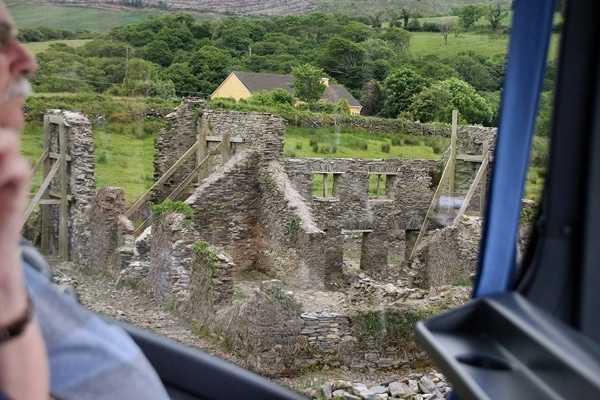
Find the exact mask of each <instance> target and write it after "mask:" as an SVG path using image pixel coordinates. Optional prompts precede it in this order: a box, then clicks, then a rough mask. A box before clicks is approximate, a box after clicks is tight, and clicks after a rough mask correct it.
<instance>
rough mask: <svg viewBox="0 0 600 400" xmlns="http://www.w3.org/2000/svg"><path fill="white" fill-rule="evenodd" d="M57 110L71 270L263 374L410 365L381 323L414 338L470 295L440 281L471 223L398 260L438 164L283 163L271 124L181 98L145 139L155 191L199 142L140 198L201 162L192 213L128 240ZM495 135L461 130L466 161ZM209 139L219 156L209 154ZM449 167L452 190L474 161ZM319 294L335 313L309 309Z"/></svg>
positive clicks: (456, 268) (423, 209)
mask: <svg viewBox="0 0 600 400" xmlns="http://www.w3.org/2000/svg"><path fill="white" fill-rule="evenodd" d="M52 112H54V113H56V112H58V111H52ZM63 114H64V116H65V118H66V120H67V122H68V129H67V131H68V133H67V137H68V140H69V149H70V151H71V152H72V153H71V154H72V156H71V158H72V160H76V159H80V160H85V165H80V164H81V163H80V162H75V163H73V162H72V163H71V170H70V174H71V176H72V177H74V179H73V180H72V181H71V184H70V186H69V193H70V194H71V196H72V201H71V203H70V211H71V212H70V219H69V221H70V222H69V226H70V227H71V228H72V229H71V230H70V234H69V244H70V250H71V252H70V256H71V259H72V261H73V262H75V263H77V264H80V265H84V266H87V267H90V268H94V269H102V270H107V271H109V272H110V273H113V274H115V275H118V276H119V277H120V278H119V279H136V280H141V281H143V282H144V285H145V287H146V288H147V290H148V291H149V292H151V293H153V295H155V296H156V297H159V298H162V299H164V301H165V302H168V303H171V304H173V305H175V306H176V307H177V308H179V309H180V310H182V311H184V312H186V313H187V314H188V316H189V318H190V320H192V321H194V323H195V324H196V325H198V326H199V327H206V328H208V329H209V330H211V331H213V332H216V333H218V334H219V335H220V336H221V337H222V338H224V340H227V342H228V343H229V345H230V346H232V348H233V349H235V350H236V351H238V352H240V353H241V354H246V355H247V358H248V362H249V365H250V367H251V368H252V369H254V370H256V371H257V372H259V373H261V374H264V375H282V374H293V373H295V372H297V371H298V369H299V368H302V367H307V366H312V365H331V366H340V365H346V366H349V367H351V368H395V367H399V366H402V365H405V364H413V363H415V362H418V360H419V359H422V358H423V354H422V352H421V351H420V350H419V349H418V348H417V347H416V345H415V344H414V343H413V342H412V340H405V339H406V336H409V337H412V336H411V335H412V331H411V330H410V329H409V330H408V331H406V329H405V328H402V329H404V331H403V330H402V329H400V328H398V329H392V327H391V326H387V328H386V329H384V328H385V327H386V325H385V324H386V322H385V321H386V320H387V321H390V322H391V321H395V323H397V324H398V326H400V327H403V324H406V325H410V327H412V326H413V325H414V322H415V321H416V320H417V319H420V318H423V317H425V316H427V315H429V314H431V313H432V312H434V311H439V310H440V309H443V308H447V307H449V306H452V305H454V304H460V303H462V302H464V301H466V299H467V298H468V296H469V288H468V287H462V288H451V287H450V286H448V285H451V284H453V283H455V282H456V281H457V280H459V279H463V278H465V277H467V278H468V277H469V275H470V274H472V273H473V271H474V264H473V263H474V260H475V258H476V248H477V242H478V239H479V236H478V235H479V233H480V222H479V220H478V219H477V218H475V217H465V218H464V219H461V222H460V223H459V224H458V225H455V226H451V227H448V228H443V229H440V230H438V231H434V232H433V233H432V234H431V235H429V236H426V237H425V239H424V240H423V241H422V242H421V243H420V244H419V248H418V249H417V256H416V258H415V260H413V261H412V263H411V262H409V261H408V260H407V257H408V255H409V254H410V251H411V250H412V246H413V244H414V243H413V242H414V237H415V236H416V233H418V231H419V229H420V227H421V224H422V223H423V220H424V218H425V215H426V214H427V210H428V208H429V205H430V202H431V199H432V196H433V192H434V190H435V188H436V185H437V182H436V181H435V179H436V176H439V174H440V161H431V160H408V159H388V160H360V159H320V158H285V157H284V155H283V154H284V153H283V144H284V142H283V135H284V130H285V121H284V120H283V119H282V118H279V117H276V116H273V115H270V114H261V113H241V112H230V111H216V110H210V109H209V108H208V107H207V106H206V104H205V103H204V102H203V101H202V100H199V99H193V98H191V99H185V100H184V101H183V102H182V103H181V105H180V106H179V107H177V108H176V109H175V110H174V111H173V112H172V113H171V114H169V115H168V116H167V117H166V118H167V121H168V126H167V128H166V129H163V130H162V131H161V132H160V133H159V136H158V139H157V144H156V155H155V160H154V169H155V180H158V178H160V176H162V174H163V173H164V172H165V171H167V170H169V168H171V166H172V165H173V164H174V163H175V162H176V161H177V160H178V159H179V158H180V157H181V155H182V154H183V153H185V152H186V151H187V149H189V148H190V147H191V146H192V145H193V144H194V143H195V142H196V141H197V140H200V142H201V143H202V144H203V146H201V147H200V149H199V150H198V151H197V153H196V156H195V157H191V158H190V159H189V160H188V161H186V162H185V163H184V164H183V165H182V166H181V167H180V168H179V169H178V170H177V172H176V173H174V174H173V175H172V176H171V177H170V178H169V179H168V180H167V181H166V182H165V184H164V185H163V186H162V187H160V188H158V189H157V190H155V191H154V192H153V193H152V198H151V201H152V202H153V203H155V204H158V203H160V202H162V201H163V200H164V199H166V198H167V197H169V193H170V192H171V191H172V190H173V189H174V188H175V187H177V186H178V185H179V184H180V182H181V181H182V180H183V179H184V177H185V176H187V175H188V174H190V172H193V171H194V169H195V168H196V166H197V165H198V164H199V163H200V162H202V160H205V159H206V160H208V161H206V162H205V163H204V167H203V168H202V169H200V170H199V171H198V175H197V179H196V180H195V181H194V182H192V185H191V187H190V188H189V189H190V190H188V191H184V192H183V193H182V194H181V195H180V198H177V199H176V200H179V201H182V202H183V203H184V204H186V205H188V206H189V207H191V209H192V210H193V217H191V218H190V217H189V216H186V215H185V214H183V213H179V212H167V213H163V214H161V215H154V216H153V220H152V225H151V227H150V228H148V229H146V230H145V231H144V232H143V233H142V234H141V235H139V236H138V237H135V236H134V232H135V228H134V224H133V223H132V222H131V221H130V220H129V219H128V218H127V217H125V213H126V202H125V196H124V193H123V190H122V189H120V188H115V187H105V188H100V189H99V190H98V191H97V192H96V190H95V186H94V185H92V184H91V182H93V171H94V164H93V144H92V143H90V138H91V130H90V126H89V123H88V122H87V120H86V118H85V117H83V116H81V115H77V116H75V114H73V113H68V112H63ZM82 132H86V134H85V135H84V134H82ZM494 137H495V130H494V129H486V128H482V127H459V143H460V146H459V150H460V151H462V152H469V153H471V154H480V151H481V145H482V142H483V140H484V139H485V140H491V141H492V143H493V138H494ZM221 142H224V143H227V144H228V147H229V151H227V152H220V151H217V149H218V147H217V146H218V145H219V143H221ZM82 152H86V153H87V155H82V154H81V153H82ZM209 156H210V157H209ZM457 171H458V172H457V177H458V176H462V177H463V178H462V179H459V178H457V186H456V187H457V189H456V191H457V193H460V191H463V193H464V191H465V190H467V189H468V187H469V185H470V184H469V180H472V177H473V176H474V174H475V172H476V166H473V164H471V163H464V164H459V166H457ZM316 177H320V178H321V179H322V180H324V181H326V183H325V184H324V185H323V186H324V187H325V190H324V191H321V192H319V191H315V189H314V181H315V179H317V178H316ZM372 179H375V180H376V181H377V182H379V184H378V192H377V193H375V194H373V193H369V191H368V187H369V181H370V180H372ZM84 186H85V187H84ZM465 188H466V189H465ZM474 204H478V203H477V202H476V201H474ZM149 212H150V211H149V210H148V209H146V210H145V214H148V213H149ZM33 231H34V230H33V229H30V232H33ZM441 238H443V239H441ZM444 242H452V243H453V245H452V246H451V248H452V251H446V250H445V249H444V248H443V247H442V246H440V243H444ZM352 251H354V252H355V253H353V254H349V253H351V252H352ZM350 255H353V257H350ZM350 258H353V259H352V260H350ZM255 276H259V277H260V279H259V280H258V281H257V280H256V279H255V278H253V277H255ZM261 282H262V283H261ZM415 285H417V286H420V288H417V287H416V286H415ZM327 293H331V295H329V294H327ZM340 293H343V295H341V294H340ZM321 295H322V296H323V297H331V299H334V300H336V302H329V303H324V302H319V301H316V302H310V301H307V299H308V298H314V297H317V298H318V297H319V296H321ZM382 321H383V322H382ZM382 323H383V324H384V325H383V326H381V324H382ZM411 324H412V325H411ZM411 329H412V328H411Z"/></svg>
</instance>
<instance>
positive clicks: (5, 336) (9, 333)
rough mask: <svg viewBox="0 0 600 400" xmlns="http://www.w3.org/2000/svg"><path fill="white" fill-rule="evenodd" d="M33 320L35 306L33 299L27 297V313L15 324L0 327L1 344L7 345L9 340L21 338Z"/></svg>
mask: <svg viewBox="0 0 600 400" xmlns="http://www.w3.org/2000/svg"><path fill="white" fill-rule="evenodd" d="M32 318H33V304H32V303H31V298H30V297H29V296H27V308H26V309H25V313H24V314H23V315H21V316H20V317H19V319H17V320H16V321H14V322H11V323H10V324H8V326H0V344H2V343H6V342H8V341H9V340H11V339H13V338H16V337H17V336H19V335H20V334H21V333H23V331H24V330H25V328H26V327H27V324H28V323H29V321H31V319H32Z"/></svg>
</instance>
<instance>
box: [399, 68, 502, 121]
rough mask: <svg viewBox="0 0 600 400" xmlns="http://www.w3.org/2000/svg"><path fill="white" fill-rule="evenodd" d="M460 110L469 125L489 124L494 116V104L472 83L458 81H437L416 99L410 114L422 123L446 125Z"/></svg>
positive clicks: (415, 97)
mask: <svg viewBox="0 0 600 400" xmlns="http://www.w3.org/2000/svg"><path fill="white" fill-rule="evenodd" d="M454 108H456V109H457V110H458V111H459V113H460V115H461V117H462V119H463V120H464V122H465V123H470V124H483V125H486V124H489V123H490V122H491V121H492V119H493V116H494V112H493V110H492V108H491V107H490V105H489V104H488V103H487V102H486V101H485V99H484V98H483V97H481V96H480V95H478V94H477V92H476V91H475V89H474V88H473V87H472V86H471V85H469V84H468V83H466V82H464V81H461V80H460V79H458V78H450V79H447V80H445V81H441V82H436V83H434V84H433V85H431V86H430V87H427V88H424V89H423V90H422V91H421V92H419V93H418V94H416V95H415V96H414V97H413V98H412V104H411V105H410V107H409V111H410V112H411V113H412V114H413V116H414V117H415V118H416V119H419V120H421V121H422V122H433V121H439V122H446V123H450V122H451V119H452V109H454Z"/></svg>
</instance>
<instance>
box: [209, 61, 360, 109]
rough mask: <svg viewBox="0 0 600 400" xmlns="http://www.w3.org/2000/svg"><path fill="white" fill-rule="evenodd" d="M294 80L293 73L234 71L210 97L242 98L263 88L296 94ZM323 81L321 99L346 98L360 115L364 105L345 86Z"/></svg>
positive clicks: (324, 100)
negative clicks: (323, 89)
mask: <svg viewBox="0 0 600 400" xmlns="http://www.w3.org/2000/svg"><path fill="white" fill-rule="evenodd" d="M293 81H294V77H293V76H292V75H280V74H262V73H256V72H241V71H233V72H232V73H230V74H229V76H228V77H227V78H225V80H224V81H223V83H221V84H220V85H219V87H218V88H217V89H216V90H215V91H214V92H213V93H212V94H211V95H210V98H211V99H218V98H223V97H226V98H234V99H236V100H240V99H246V98H248V97H250V96H252V94H253V93H258V92H260V91H263V90H264V91H267V92H270V91H272V90H275V89H285V90H287V91H288V92H290V93H291V94H294V88H292V87H291V86H290V84H291V83H292V82H293ZM323 83H324V84H325V85H326V88H325V91H324V92H323V97H321V101H323V102H326V103H334V104H337V102H338V101H339V100H341V99H346V100H348V103H350V113H351V114H352V115H360V110H361V109H362V106H361V105H360V103H359V102H358V101H357V100H356V99H355V98H354V96H352V95H351V94H350V92H348V90H346V88H345V87H343V86H342V85H337V84H332V85H330V84H329V79H327V78H323Z"/></svg>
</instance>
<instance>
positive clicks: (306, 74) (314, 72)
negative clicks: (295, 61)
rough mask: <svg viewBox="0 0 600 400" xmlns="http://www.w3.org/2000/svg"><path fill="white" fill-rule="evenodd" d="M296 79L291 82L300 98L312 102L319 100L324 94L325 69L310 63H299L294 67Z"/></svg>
mask: <svg viewBox="0 0 600 400" xmlns="http://www.w3.org/2000/svg"><path fill="white" fill-rule="evenodd" d="M292 75H293V76H294V81H293V82H292V83H291V84H290V86H291V87H293V88H294V89H295V90H296V92H295V95H296V97H297V98H298V99H299V100H302V101H305V102H307V103H311V102H314V101H318V100H319V99H321V97H322V96H323V92H324V91H325V88H326V86H325V84H324V83H323V81H322V78H323V76H324V75H325V74H324V73H323V70H322V69H320V68H317V67H315V66H313V65H310V64H304V65H299V66H297V67H293V68H292Z"/></svg>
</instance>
